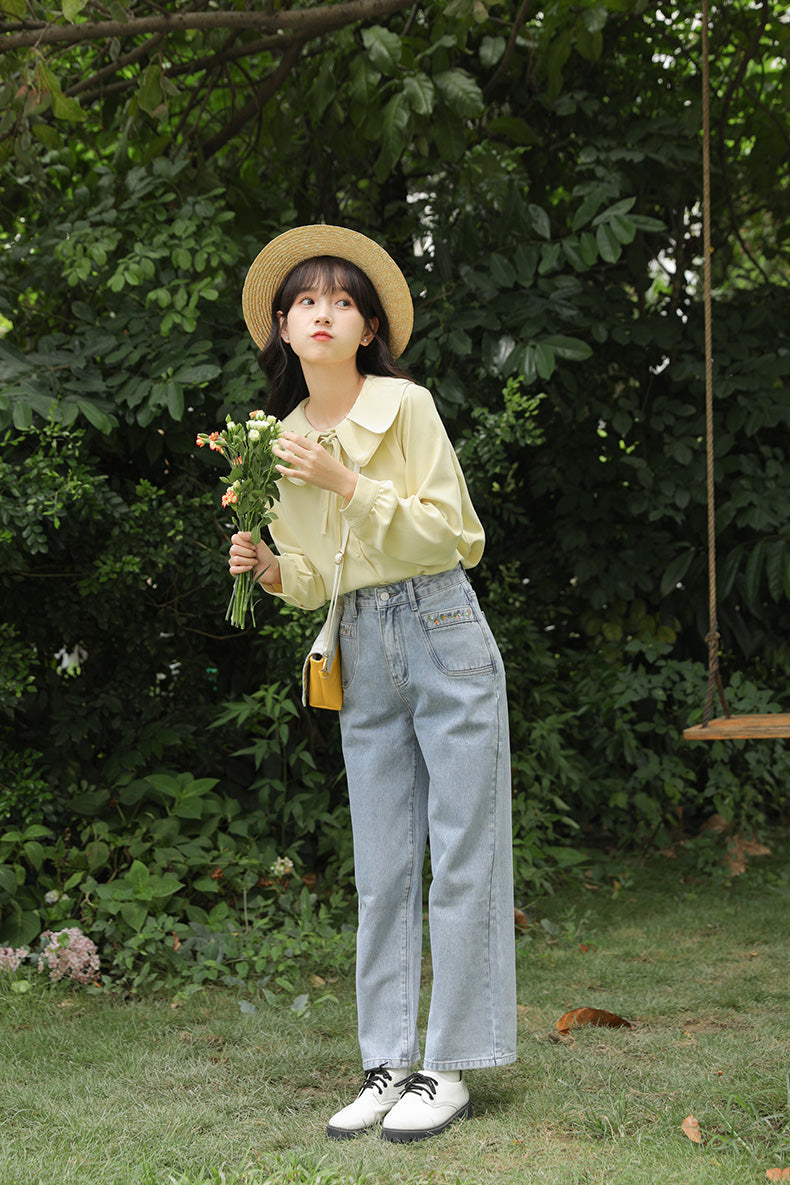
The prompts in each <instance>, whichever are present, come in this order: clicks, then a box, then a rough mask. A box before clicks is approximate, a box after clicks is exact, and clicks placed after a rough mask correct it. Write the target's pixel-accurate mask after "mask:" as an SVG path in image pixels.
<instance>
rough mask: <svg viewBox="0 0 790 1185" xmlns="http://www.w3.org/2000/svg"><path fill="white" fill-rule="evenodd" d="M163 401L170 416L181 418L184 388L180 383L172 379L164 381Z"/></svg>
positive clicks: (175, 418)
mask: <svg viewBox="0 0 790 1185" xmlns="http://www.w3.org/2000/svg"><path fill="white" fill-rule="evenodd" d="M165 402H166V404H167V410H168V411H169V412H170V415H171V417H172V418H173V419H174V420H177V421H180V420H183V418H184V388H183V387H182V386H181V384H180V383H176V382H173V381H172V380H171V381H170V382H169V383H165Z"/></svg>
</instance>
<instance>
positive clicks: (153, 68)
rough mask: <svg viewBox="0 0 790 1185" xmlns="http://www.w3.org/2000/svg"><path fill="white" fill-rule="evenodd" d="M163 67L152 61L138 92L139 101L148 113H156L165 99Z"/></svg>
mask: <svg viewBox="0 0 790 1185" xmlns="http://www.w3.org/2000/svg"><path fill="white" fill-rule="evenodd" d="M161 80H162V67H161V66H160V65H158V64H157V63H156V62H151V64H150V65H149V66H147V67H146V70H145V73H144V74H143V80H142V82H141V83H140V89H139V90H138V92H137V102H138V103H139V104H140V106H141V107H142V109H143V111H145V112H146V114H147V115H154V114H155V113H156V112H157V110H158V109H159V108H160V107H161V106H162V104H163V103H164V101H165V96H164V94H163V93H162V81H161Z"/></svg>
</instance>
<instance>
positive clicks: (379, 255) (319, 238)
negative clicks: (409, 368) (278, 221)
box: [241, 223, 414, 358]
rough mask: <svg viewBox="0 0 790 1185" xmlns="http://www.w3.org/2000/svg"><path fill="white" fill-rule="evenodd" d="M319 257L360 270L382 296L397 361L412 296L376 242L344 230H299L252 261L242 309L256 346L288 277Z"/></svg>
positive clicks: (405, 339)
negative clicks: (330, 256)
mask: <svg viewBox="0 0 790 1185" xmlns="http://www.w3.org/2000/svg"><path fill="white" fill-rule="evenodd" d="M316 255H334V256H336V257H337V258H339V259H347V260H349V261H350V262H351V263H355V264H356V265H357V267H358V268H361V269H362V271H363V272H364V273H365V275H366V276H367V277H368V279H369V280H370V281H371V283H372V284H373V287H374V288H375V289H376V292H377V293H378V297H379V300H380V301H381V304H382V307H383V309H384V312H385V313H386V314H387V318H388V320H389V325H390V340H389V346H390V351H391V353H392V356H393V358H397V357H398V355H399V354H402V353H403V351H404V350H405V349H406V343H407V342H408V340H409V338H410V336H411V330H412V325H413V323H414V307H413V305H412V300H411V293H410V292H409V286H408V284H407V283H406V280H405V278H404V275H403V272H402V271H401V270H400V268H399V267H398V265H397V263H396V262H395V260H394V259H392V258H391V257H390V256H389V255H388V254H387V252H386V251H385V250H384V249H383V247H380V246H379V245H378V243H374V242H373V240H372V239H369V238H367V237H366V236H365V235H361V234H359V233H358V232H357V231H355V230H347V229H346V228H345V227H343V226H325V225H323V224H322V223H321V224H318V223H317V224H316V225H314V226H297V227H294V229H293V230H287V231H286V232H285V234H282V235H279V236H278V237H277V238H276V239H272V241H271V242H270V243H268V244H267V246H265V247H264V248H263V250H262V251H261V253H260V254H259V255H258V256H256V258H255V259H254V260H253V261H252V264H251V266H250V270H249V271H248V272H247V278H246V280H245V281H244V291H243V292H242V296H241V307H242V309H243V312H244V320H245V321H246V322H247V328H248V329H249V331H250V333H251V334H252V338H253V341H254V342H255V344H256V345H257V346H258V347H259V349H263V347H264V346H265V345H266V343H267V341H268V340H269V332H270V330H271V327H272V312H273V309H272V304H273V302H274V296H275V293H276V292H277V289H278V288H279V287H280V285H281V284H282V282H283V280H284V279H285V277H286V276H287V275H288V273H289V272H290V271H291V270H292V269H293V268H295V267H296V265H297V263H303V262H304V260H306V259H313V258H314V257H315V256H316Z"/></svg>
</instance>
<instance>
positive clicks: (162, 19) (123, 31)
mask: <svg viewBox="0 0 790 1185" xmlns="http://www.w3.org/2000/svg"><path fill="white" fill-rule="evenodd" d="M411 3H412V0H346V3H344V4H325V5H321V7H319V8H300V9H293V10H290V11H288V12H277V13H269V12H180V13H172V14H170V13H163V14H161V15H157V16H145V17H136V18H133V19H132V20H130V21H86V22H85V24H81V25H71V24H69V25H47V26H45V27H43V28H36V29H25V30H24V31H23V32H19V33H9V34H3V36H2V38H0V53H8V52H10V51H11V50H14V49H25V48H31V47H33V46H35V47H36V48H38V47H40V46H42V45H56V44H57V45H63V44H67V45H77V44H81V43H84V42H90V41H103V40H105V39H106V38H108V37H118V38H121V37H124V38H125V37H137V36H140V35H143V34H145V35H150V34H152V33H164V34H169V33H182V32H184V31H186V30H188V29H197V30H201V29H202V30H208V29H229V30H241V29H258V30H260V31H261V32H265V33H274V34H278V35H280V36H283V37H286V36H287V35H288V34H290V35H291V37H299V38H301V39H306V38H309V37H316V36H318V35H319V34H320V33H328V32H330V31H331V30H333V29H340V28H342V27H343V26H344V25H348V24H351V23H352V22H354V21H365V20H371V19H373V18H377V17H384V16H389V15H390V14H392V13H394V12H399V11H400V10H401V9H404V8H408V7H409V6H410V5H411Z"/></svg>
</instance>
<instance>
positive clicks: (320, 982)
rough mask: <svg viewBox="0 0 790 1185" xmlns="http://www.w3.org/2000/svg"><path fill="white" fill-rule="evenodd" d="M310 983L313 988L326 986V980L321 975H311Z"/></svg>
mask: <svg viewBox="0 0 790 1185" xmlns="http://www.w3.org/2000/svg"><path fill="white" fill-rule="evenodd" d="M310 983H311V985H312V986H313V987H314V988H322V987H326V980H325V979H324V977H323V976H322V975H311V976H310Z"/></svg>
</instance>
